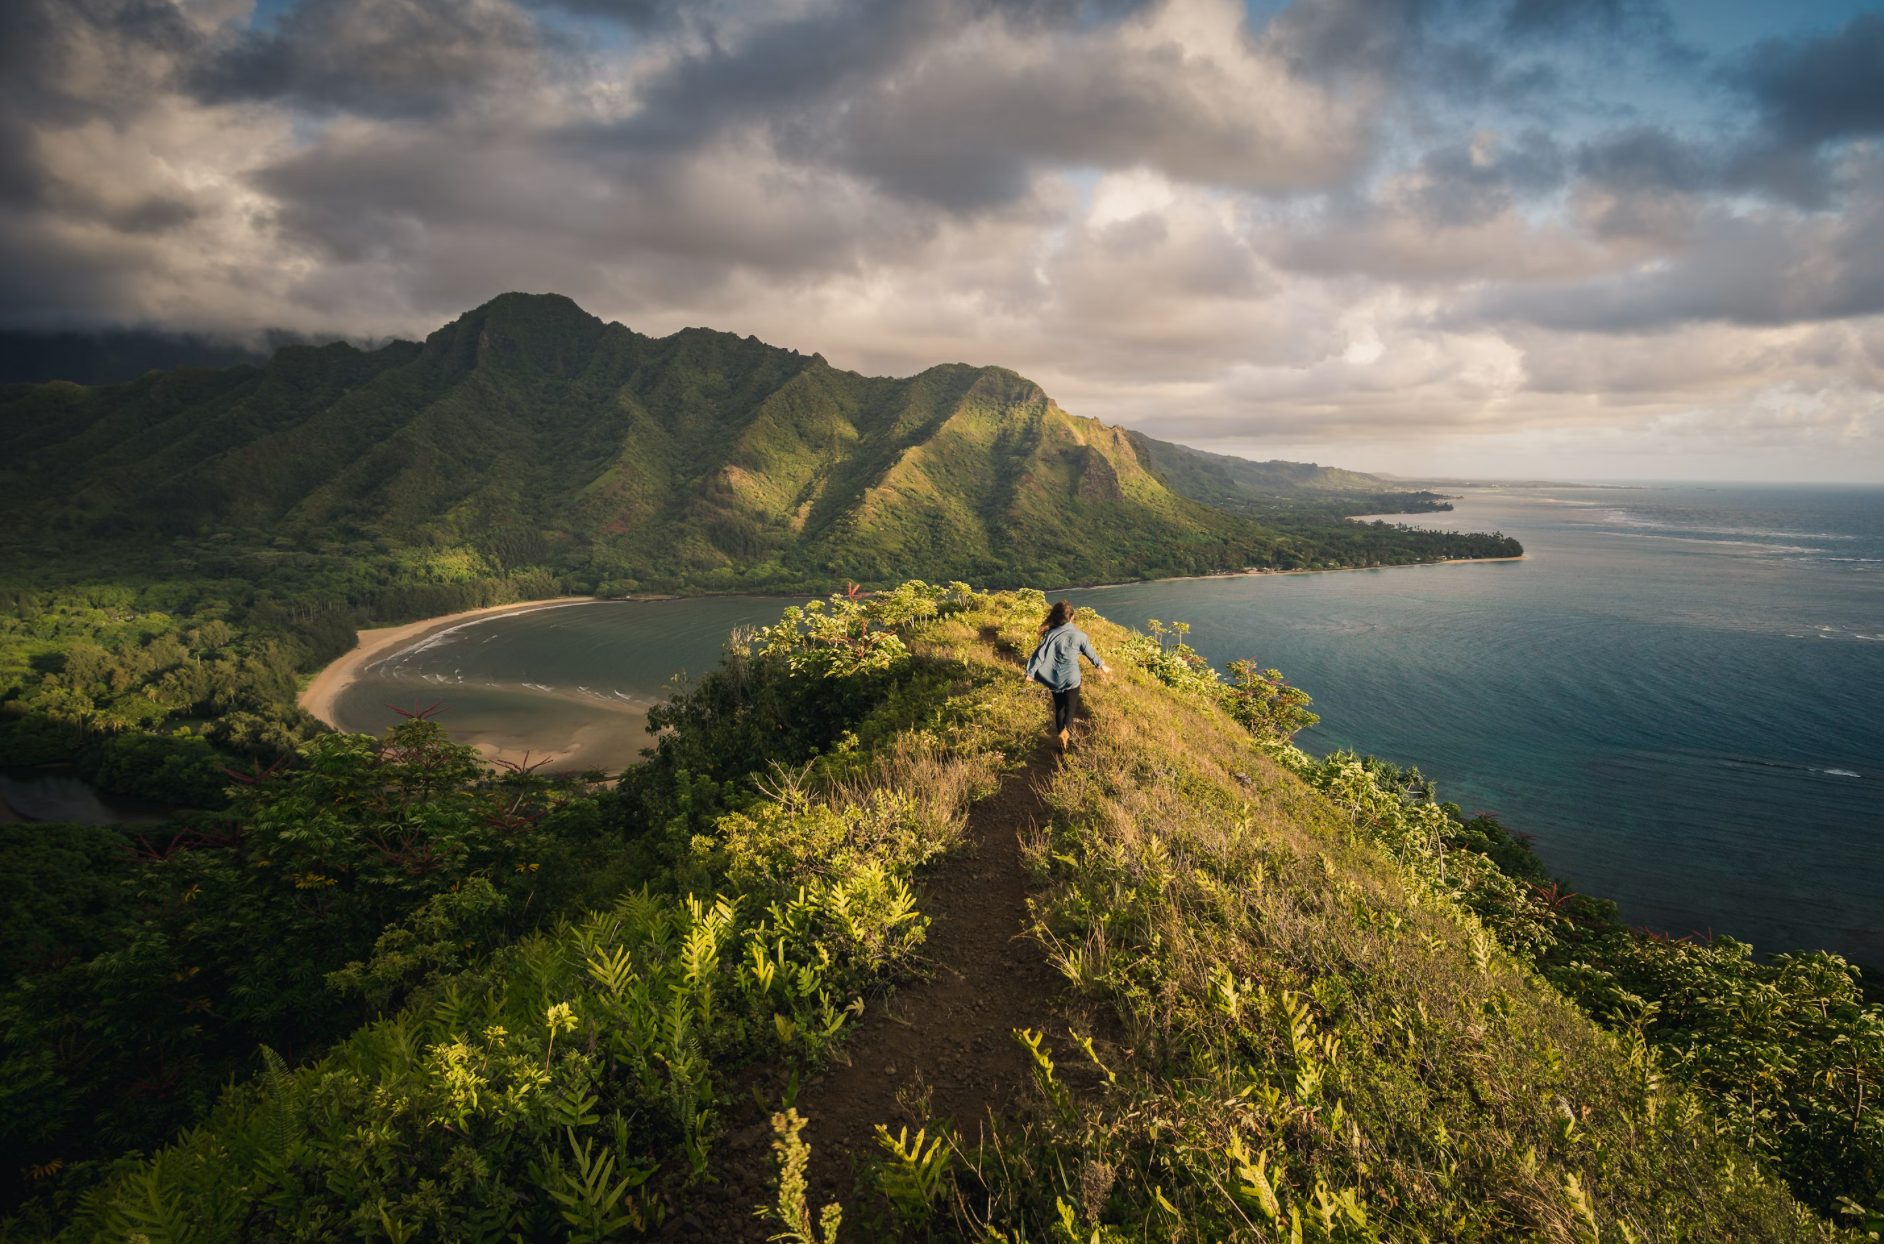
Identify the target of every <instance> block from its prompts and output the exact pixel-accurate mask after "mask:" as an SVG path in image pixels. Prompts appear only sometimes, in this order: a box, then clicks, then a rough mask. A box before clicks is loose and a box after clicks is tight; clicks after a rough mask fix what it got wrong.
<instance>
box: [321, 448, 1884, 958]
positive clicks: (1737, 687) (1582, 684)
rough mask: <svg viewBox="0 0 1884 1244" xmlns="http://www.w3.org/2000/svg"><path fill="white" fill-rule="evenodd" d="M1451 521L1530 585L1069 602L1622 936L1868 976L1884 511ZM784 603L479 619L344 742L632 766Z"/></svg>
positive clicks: (1702, 506) (1255, 583)
mask: <svg viewBox="0 0 1884 1244" xmlns="http://www.w3.org/2000/svg"><path fill="white" fill-rule="evenodd" d="M1457 506H1458V508H1457V510H1456V511H1455V512H1453V513H1451V514H1439V515H1421V516H1418V517H1417V520H1416V521H1418V522H1419V523H1421V524H1423V525H1433V526H1450V527H1460V528H1466V529H1470V530H1486V529H1499V530H1503V531H1504V532H1506V533H1508V534H1510V535H1514V536H1516V537H1518V538H1519V539H1520V540H1522V541H1523V542H1524V545H1525V549H1526V553H1527V556H1526V558H1525V559H1524V560H1523V561H1517V562H1493V563H1478V564H1459V565H1450V566H1435V567H1414V568H1403V569H1394V570H1380V571H1343V572H1339V573H1332V574H1306V575H1263V576H1247V577H1237V578H1224V579H1204V580H1190V581H1180V582H1166V583H1149V584H1135V585H1129V586H1124V587H1116V588H1100V589H1088V590H1085V591H1080V592H1068V593H1065V594H1066V595H1068V596H1070V597H1072V598H1074V599H1075V600H1077V601H1079V602H1080V603H1083V604H1091V605H1093V606H1094V607H1096V608H1098V609H1099V610H1100V611H1101V612H1102V613H1104V614H1106V615H1107V616H1109V617H1111V618H1112V619H1113V620H1114V621H1118V622H1123V623H1126V624H1129V625H1134V626H1139V627H1142V626H1143V625H1144V623H1145V620H1146V619H1147V618H1150V617H1156V618H1159V619H1162V620H1164V621H1167V622H1169V621H1186V622H1189V623H1191V624H1192V627H1193V629H1192V632H1191V636H1190V638H1191V641H1192V642H1193V644H1194V645H1195V646H1196V647H1197V648H1198V650H1199V651H1201V652H1203V653H1204V654H1205V655H1207V656H1209V657H1210V658H1211V659H1212V660H1213V661H1214V662H1216V663H1217V664H1218V665H1220V666H1221V665H1222V664H1224V663H1226V662H1228V661H1231V660H1234V659H1236V658H1238V657H1255V658H1256V659H1258V660H1260V661H1261V662H1262V663H1263V664H1264V665H1266V666H1269V665H1273V666H1276V667H1278V668H1280V669H1281V670H1282V671H1283V672H1284V673H1285V674H1286V675H1288V676H1289V678H1290V679H1291V680H1292V681H1293V682H1295V683H1296V684H1297V685H1298V686H1301V687H1302V688H1304V689H1305V690H1307V691H1308V692H1309V694H1310V695H1312V696H1313V697H1314V698H1315V710H1316V711H1317V712H1319V713H1320V714H1321V716H1322V723H1321V725H1319V726H1317V727H1316V728H1315V729H1313V730H1310V731H1308V732H1307V733H1305V734H1304V735H1303V736H1302V737H1301V739H1300V742H1301V743H1302V744H1303V745H1304V746H1305V747H1307V748H1308V749H1309V750H1311V751H1315V752H1318V753H1320V752H1326V751H1330V750H1333V749H1335V748H1338V747H1349V748H1355V749H1358V750H1360V751H1371V752H1373V753H1375V754H1377V755H1381V756H1385V757H1388V758H1391V759H1394V760H1397V761H1401V762H1403V763H1412V764H1417V765H1418V766H1419V767H1420V768H1421V770H1423V771H1424V772H1425V774H1426V775H1427V776H1428V777H1430V778H1432V779H1434V780H1435V781H1436V782H1437V783H1438V785H1439V788H1440V795H1441V798H1446V799H1451V800H1454V801H1456V802H1457V803H1459V804H1460V805H1462V806H1463V807H1464V808H1465V809H1466V810H1467V811H1468V812H1470V811H1475V810H1481V809H1483V810H1489V811H1495V812H1497V813H1498V814H1499V815H1501V816H1502V817H1503V818H1504V819H1505V822H1506V824H1508V825H1510V826H1511V827H1512V828H1514V829H1517V830H1520V831H1522V832H1526V833H1529V834H1532V835H1534V836H1535V837H1536V839H1537V847H1538V850H1539V851H1540V852H1541V853H1542V854H1543V856H1544V859H1545V861H1546V863H1548V864H1549V865H1550V866H1551V868H1552V869H1553V871H1555V872H1556V873H1558V874H1559V875H1561V876H1563V877H1565V878H1567V879H1568V880H1569V881H1570V882H1571V883H1572V884H1573V885H1574V886H1575V887H1576V888H1577V889H1579V890H1583V891H1586V892H1588V893H1592V894H1599V895H1602V896H1605V897H1608V898H1613V899H1616V900H1617V901H1618V902H1620V903H1621V905H1622V909H1623V914H1624V917H1625V918H1626V919H1628V920H1630V921H1632V922H1635V923H1641V924H1649V925H1654V926H1656V927H1660V928H1666V929H1670V930H1673V931H1675V932H1677V933H1683V932H1687V931H1688V930H1690V929H1694V930H1701V931H1706V930H1708V929H1712V930H1714V931H1716V932H1720V933H1730V934H1732V935H1733V936H1735V937H1739V938H1742V939H1744V940H1748V941H1751V942H1753V943H1754V944H1755V945H1756V946H1757V947H1758V948H1759V949H1760V950H1762V951H1768V952H1773V951H1781V950H1788V949H1796V948H1800V947H1826V948H1829V949H1834V950H1838V951H1841V952H1842V953H1845V954H1847V955H1850V956H1852V957H1853V958H1856V959H1858V960H1861V961H1864V962H1868V963H1873V964H1884V709H1881V708H1880V705H1881V704H1884V488H1878V487H1873V488H1853V487H1789V486H1749V485H1725V484H1723V485H1718V486H1714V487H1707V486H1700V485H1693V484H1681V485H1666V486H1647V487H1640V488H1584V487H1578V488H1524V489H1504V490H1486V489H1473V490H1470V491H1469V492H1468V494H1467V496H1465V497H1464V498H1463V499H1461V500H1460V501H1458V502H1457ZM784 603H785V602H783V601H778V600H764V599H758V598H744V599H725V598H721V599H702V600H688V601H672V602H663V603H645V604H594V605H579V606H569V607H566V608H561V609H555V610H548V611H544V612H541V613H531V614H524V615H518V616H512V617H506V618H499V619H493V620H486V621H481V622H478V623H475V624H473V625H471V626H469V627H465V628H461V629H458V630H456V631H454V632H453V633H452V634H451V635H450V636H447V637H445V638H444V639H442V640H437V641H435V642H433V643H431V645H430V646H429V647H426V648H424V649H423V650H422V651H413V652H407V653H405V654H403V655H399V656H396V657H395V658H394V659H392V660H390V661H388V662H387V663H386V664H385V665H383V666H381V667H379V668H377V669H376V670H375V671H374V676H373V678H372V679H369V680H368V681H367V682H364V683H361V684H358V685H357V686H356V687H355V688H354V690H353V691H351V692H349V694H348V696H347V697H345V698H343V700H342V702H341V705H340V714H341V718H342V721H343V724H346V725H348V726H350V727H351V728H355V729H371V728H377V727H378V726H379V725H382V724H385V723H386V722H387V721H388V720H390V719H391V717H392V714H391V713H390V712H389V711H388V710H386V709H385V708H384V707H383V705H385V704H386V703H389V702H390V703H399V704H402V705H407V706H409V705H411V704H412V703H413V701H414V700H415V699H420V698H422V699H423V700H424V701H425V702H427V703H429V702H431V700H433V699H436V698H441V697H442V698H444V699H446V701H447V704H448V708H451V709H452V710H453V711H452V712H448V713H447V715H446V716H445V717H444V718H443V720H444V721H445V723H446V724H447V725H455V726H456V727H457V728H458V729H461V730H464V729H470V730H471V731H472V733H474V734H475V735H476V737H477V738H478V740H479V741H481V742H484V743H486V744H487V745H489V746H492V747H495V746H524V745H528V746H533V747H538V748H542V747H545V746H549V747H566V746H571V745H572V743H573V744H579V747H578V750H577V751H575V752H574V753H573V755H574V756H576V757H578V758H581V759H583V760H584V761H585V762H587V763H605V764H609V765H613V764H617V763H626V762H627V761H629V760H632V759H633V749H634V748H637V747H639V746H643V745H645V743H646V736H645V734H644V733H643V732H642V729H641V727H642V718H641V712H640V710H642V709H644V708H645V705H646V703H647V702H648V700H649V698H651V697H653V696H656V695H658V694H659V693H660V689H661V686H662V684H663V683H664V682H665V680H666V677H667V675H668V674H669V673H671V672H673V671H675V670H678V669H681V668H687V669H691V670H694V671H696V672H697V671H699V670H702V669H705V668H707V667H708V666H710V665H711V664H712V662H713V661H714V659H715V655H716V653H717V651H718V649H719V646H720V644H721V642H722V640H723V638H724V636H725V634H726V631H727V629H728V628H730V627H731V626H733V625H736V624H740V623H746V622H752V621H759V620H765V619H770V618H774V617H776V616H777V613H778V610H779V609H780V608H782V607H783V604H784ZM1097 694H1104V693H1103V691H1102V690H1101V691H1099V692H1097Z"/></svg>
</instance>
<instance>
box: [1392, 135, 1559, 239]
mask: <svg viewBox="0 0 1884 1244" xmlns="http://www.w3.org/2000/svg"><path fill="white" fill-rule="evenodd" d="M1564 169H1565V159H1564V154H1563V151H1562V149H1561V148H1560V147H1559V146H1558V144H1557V141H1556V140H1555V139H1553V138H1552V137H1551V136H1550V135H1549V134H1546V133H1544V132H1543V131H1541V130H1531V131H1528V132H1527V133H1525V134H1522V135H1520V136H1519V138H1518V140H1517V142H1516V143H1515V145H1513V146H1512V147H1511V148H1510V149H1508V150H1499V151H1495V152H1492V151H1486V150H1484V149H1483V148H1481V147H1477V146H1475V145H1474V144H1472V143H1453V144H1450V145H1448V146H1445V147H1439V148H1436V149H1434V150H1432V151H1429V152H1427V153H1426V154H1425V155H1424V156H1422V157H1421V158H1420V162H1419V165H1418V177H1417V182H1416V186H1415V188H1414V189H1413V190H1412V192H1411V195H1410V198H1411V200H1412V204H1413V207H1414V210H1415V211H1416V212H1417V213H1418V214H1419V215H1420V217H1421V218H1422V219H1424V220H1425V221H1426V222H1428V223H1429V224H1436V225H1445V226H1461V225H1474V224H1480V223H1483V222H1484V221H1487V220H1490V219H1491V218H1492V217H1494V216H1497V215H1498V214H1500V213H1501V212H1504V211H1506V210H1508V209H1509V208H1511V207H1512V206H1513V204H1515V203H1516V202H1517V201H1518V200H1519V199H1522V198H1528V197H1532V196H1535V195H1538V194H1543V193H1547V192H1550V191H1553V190H1556V189H1557V188H1558V187H1559V186H1561V185H1562V184H1563V180H1564Z"/></svg>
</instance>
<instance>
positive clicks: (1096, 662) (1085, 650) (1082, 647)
mask: <svg viewBox="0 0 1884 1244" xmlns="http://www.w3.org/2000/svg"><path fill="white" fill-rule="evenodd" d="M1079 651H1080V655H1081V656H1083V657H1085V658H1086V659H1087V660H1088V661H1091V662H1092V667H1093V668H1094V669H1096V670H1099V671H1101V672H1104V670H1105V668H1106V663H1105V662H1104V661H1101V660H1100V659H1099V654H1098V653H1096V652H1094V651H1093V650H1092V640H1090V639H1087V638H1085V637H1083V636H1082V637H1081V638H1080V641H1079Z"/></svg>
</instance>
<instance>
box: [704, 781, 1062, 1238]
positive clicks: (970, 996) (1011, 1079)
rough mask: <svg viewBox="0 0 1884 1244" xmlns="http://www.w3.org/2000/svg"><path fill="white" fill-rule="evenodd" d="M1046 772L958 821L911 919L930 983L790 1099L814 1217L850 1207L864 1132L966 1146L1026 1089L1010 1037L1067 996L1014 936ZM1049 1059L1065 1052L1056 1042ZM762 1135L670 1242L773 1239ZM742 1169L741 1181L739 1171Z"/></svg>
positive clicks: (867, 1026)
mask: <svg viewBox="0 0 1884 1244" xmlns="http://www.w3.org/2000/svg"><path fill="white" fill-rule="evenodd" d="M1055 763H1056V758H1055V757H1054V756H1053V755H1052V754H1051V753H1049V752H1047V751H1046V750H1045V749H1042V751H1041V753H1040V754H1038V755H1036V756H1035V757H1034V759H1033V761H1032V762H1031V763H1030V764H1029V765H1028V766H1027V768H1026V769H1024V770H1023V771H1021V772H1019V773H1016V774H1012V775H1010V776H1009V777H1008V778H1007V779H1006V780H1005V781H1003V782H1002V784H1001V788H1000V789H999V790H998V791H996V792H995V793H994V794H993V795H990V796H989V797H988V798H986V799H984V800H982V801H981V802H980V803H977V804H975V805H974V807H973V808H971V809H970V810H969V813H968V826H967V833H966V838H965V843H964V849H963V850H962V851H961V853H960V854H958V855H957V856H956V857H955V858H954V859H953V860H952V861H951V862H950V863H949V864H947V865H945V866H944V867H943V869H942V870H941V871H940V872H939V873H938V874H937V875H936V876H935V877H933V878H932V879H931V880H930V882H929V884H928V887H927V889H926V892H925V894H924V897H923V902H922V910H923V911H924V912H925V913H927V914H928V915H929V916H930V917H931V923H930V926H929V938H928V943H927V957H928V959H929V961H930V963H931V964H932V965H933V966H932V971H931V973H930V977H929V979H928V980H925V981H920V982H917V983H914V984H911V985H906V986H904V987H903V988H901V989H899V990H898V991H897V993H896V994H895V996H894V997H892V998H891V999H890V1000H889V1002H888V1004H887V1006H881V1005H880V1006H875V1007H872V1008H871V1009H870V1011H869V1012H868V1014H867V1015H866V1016H865V1018H864V1021H863V1023H862V1024H861V1025H859V1027H858V1028H857V1030H856V1031H854V1032H853V1033H852V1034H851V1036H850V1039H849V1040H848V1041H847V1042H846V1043H845V1045H844V1048H843V1050H842V1053H841V1055H840V1058H847V1059H849V1062H848V1064H846V1063H844V1062H841V1061H840V1062H838V1063H836V1064H834V1065H833V1066H831V1067H830V1068H828V1069H827V1070H826V1071H825V1072H824V1073H823V1074H822V1075H820V1076H818V1077H815V1078H813V1079H812V1080H811V1081H809V1082H808V1083H807V1084H805V1085H804V1087H803V1089H802V1090H801V1091H800V1093H799V1095H798V1102H797V1105H798V1112H799V1113H800V1114H801V1115H804V1116H805V1117H806V1118H808V1119H809V1120H810V1121H811V1122H810V1126H809V1127H807V1128H806V1129H805V1133H804V1136H805V1139H806V1140H807V1141H809V1142H810V1144H811V1147H812V1161H811V1172H810V1182H811V1195H810V1197H809V1198H808V1199H809V1200H810V1202H811V1204H812V1206H813V1207H814V1208H813V1213H814V1214H815V1213H816V1207H817V1206H821V1205H823V1204H824V1203H825V1202H827V1201H830V1200H833V1199H840V1200H843V1201H845V1202H849V1201H850V1200H851V1193H852V1191H853V1188H854V1186H855V1183H856V1179H857V1175H858V1173H859V1171H860V1170H861V1163H862V1160H863V1159H867V1158H869V1157H871V1156H873V1155H875V1154H876V1153H877V1151H878V1150H877V1140H876V1125H877V1124H879V1123H881V1124H884V1125H885V1126H887V1127H889V1128H890V1129H891V1131H893V1132H894V1131H896V1130H897V1129H899V1128H901V1127H904V1126H907V1127H909V1128H910V1129H911V1131H912V1132H913V1131H914V1130H915V1129H916V1128H918V1127H922V1126H924V1125H926V1124H928V1123H930V1122H931V1121H932V1120H934V1121H940V1120H945V1119H946V1120H952V1122H953V1125H954V1128H955V1131H956V1134H957V1135H958V1136H960V1137H961V1139H962V1140H963V1141H964V1142H967V1143H968V1144H971V1145H972V1144H973V1143H974V1142H975V1141H976V1140H977V1139H978V1138H979V1137H980V1136H981V1135H982V1133H983V1132H984V1131H985V1130H986V1127H987V1124H988V1119H989V1115H990V1112H993V1113H994V1114H996V1115H999V1114H1001V1113H1002V1112H1003V1111H1004V1110H1005V1109H1006V1107H1007V1106H1008V1104H1009V1103H1010V1102H1012V1101H1013V1100H1014V1097H1015V1095H1016V1093H1018V1092H1019V1091H1021V1090H1022V1088H1023V1087H1024V1086H1025V1085H1026V1084H1027V1083H1028V1082H1029V1078H1030V1072H1029V1068H1030V1066H1031V1061H1030V1060H1029V1058H1028V1056H1027V1054H1026V1052H1025V1051H1023V1050H1022V1049H1021V1048H1020V1047H1019V1045H1018V1044H1017V1043H1016V1042H1015V1040H1014V1038H1013V1035H1012V1034H1013V1031H1014V1029H1016V1028H1033V1029H1037V1030H1044V1031H1047V1032H1051V1033H1054V1034H1056V1035H1059V1036H1063V1035H1064V1033H1065V1030H1066V1020H1065V1018H1063V1017H1062V1016H1061V1014H1060V1011H1059V1009H1058V1007H1057V1005H1056V1002H1057V999H1058V997H1059V995H1060V994H1061V992H1062V987H1063V986H1064V984H1065V982H1064V980H1063V979H1062V978H1061V976H1060V975H1059V973H1058V972H1057V971H1055V970H1054V969H1053V968H1052V967H1051V966H1050V965H1048V963H1047V962H1046V959H1045V956H1044V955H1043V954H1042V952H1041V950H1040V947H1039V946H1038V945H1037V944H1036V943H1034V942H1033V941H1031V940H1028V939H1023V938H1022V937H1021V936H1020V934H1021V930H1022V928H1023V927H1024V925H1025V923H1026V919H1027V874H1026V870H1025V869H1024V867H1023V866H1022V863H1021V848H1020V841H1021V835H1023V834H1025V833H1027V832H1029V831H1031V830H1032V829H1034V828H1035V827H1036V826H1039V825H1043V824H1044V823H1045V822H1046V820H1047V810H1046V807H1045V805H1044V804H1043V802H1042V801H1041V799H1040V795H1039V792H1038V787H1039V786H1042V785H1044V784H1045V783H1046V781H1047V780H1048V778H1049V775H1050V774H1051V772H1052V768H1053V766H1054V764H1055ZM1054 1044H1055V1045H1056V1046H1058V1045H1061V1044H1063V1042H1061V1041H1055V1042H1054ZM770 1141H771V1135H770V1133H769V1132H768V1131H766V1130H765V1129H764V1128H763V1127H762V1126H759V1125H754V1126H751V1127H749V1128H746V1129H744V1130H743V1131H741V1132H740V1133H738V1134H736V1135H735V1136H733V1137H732V1138H731V1143H730V1148H731V1150H732V1155H731V1156H732V1157H733V1163H732V1166H733V1170H732V1171H729V1178H728V1183H729V1184H730V1185H732V1186H730V1187H728V1188H727V1189H726V1194H727V1195H725V1196H723V1197H722V1198H720V1199H719V1200H718V1203H717V1204H706V1205H703V1204H696V1205H695V1206H694V1207H693V1208H692V1210H691V1211H690V1212H689V1214H688V1215H687V1216H686V1217H687V1218H688V1219H690V1220H691V1221H688V1222H686V1223H684V1225H679V1226H678V1229H677V1230H675V1231H674V1234H675V1235H677V1236H680V1237H681V1238H697V1239H701V1240H709V1239H710V1240H746V1239H751V1240H764V1239H765V1238H766V1237H767V1236H768V1235H770V1234H771V1233H772V1232H773V1231H776V1230H777V1227H776V1226H768V1225H767V1224H764V1223H760V1222H757V1221H755V1220H754V1219H752V1218H751V1212H752V1206H753V1204H754V1203H755V1202H757V1201H758V1200H761V1199H763V1197H764V1196H765V1195H766V1193H765V1192H764V1191H763V1190H762V1188H761V1187H760V1186H759V1185H760V1184H761V1181H762V1180H763V1179H764V1178H769V1177H770V1176H772V1175H773V1174H774V1173H775V1172H774V1170H773V1164H772V1161H771V1154H770ZM747 1166H750V1167H751V1168H752V1169H751V1170H750V1171H748V1170H746V1169H744V1168H745V1167H747Z"/></svg>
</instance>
